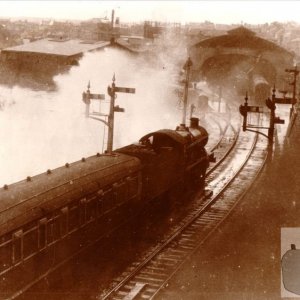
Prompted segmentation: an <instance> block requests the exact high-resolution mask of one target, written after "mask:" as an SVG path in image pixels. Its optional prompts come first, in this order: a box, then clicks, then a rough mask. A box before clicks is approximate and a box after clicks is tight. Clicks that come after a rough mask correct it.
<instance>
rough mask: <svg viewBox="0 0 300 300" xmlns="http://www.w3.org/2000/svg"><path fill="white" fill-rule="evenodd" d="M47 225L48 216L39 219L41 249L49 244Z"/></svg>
mask: <svg viewBox="0 0 300 300" xmlns="http://www.w3.org/2000/svg"><path fill="white" fill-rule="evenodd" d="M46 226H47V219H46V218H43V219H41V220H40V221H39V230H38V241H39V249H44V248H45V247H46V245H47V239H46Z"/></svg>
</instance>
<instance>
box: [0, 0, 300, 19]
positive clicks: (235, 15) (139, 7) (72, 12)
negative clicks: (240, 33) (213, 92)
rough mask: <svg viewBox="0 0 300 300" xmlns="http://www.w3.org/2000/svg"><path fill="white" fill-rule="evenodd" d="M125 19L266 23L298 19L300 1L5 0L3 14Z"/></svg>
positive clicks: (1, 3)
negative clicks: (114, 16) (115, 17)
mask: <svg viewBox="0 0 300 300" xmlns="http://www.w3.org/2000/svg"><path fill="white" fill-rule="evenodd" d="M112 9H114V10H115V12H116V16H117V17H120V20H121V22H122V21H123V22H140V21H144V20H154V21H164V22H181V23H186V22H203V21H211V22H214V23H223V24H232V23H235V24H236V23H249V24H263V23H270V22H274V21H279V22H287V21H295V22H298V21H299V18H300V15H299V11H300V1H297V0H295V1H283V0H281V1H271V0H269V1H259V0H257V1H247V0H246V1H245V0H244V1H238V0H235V1H226V0H223V1H214V0H212V1H204V0H199V1H71V0H70V1H38V0H36V1H3V0H0V17H14V18H15V17H41V18H53V19H74V20H87V19H90V18H99V17H105V16H107V17H110V15H111V10H112Z"/></svg>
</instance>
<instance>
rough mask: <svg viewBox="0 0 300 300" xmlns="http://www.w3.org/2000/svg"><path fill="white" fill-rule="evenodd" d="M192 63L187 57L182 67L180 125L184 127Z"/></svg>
mask: <svg viewBox="0 0 300 300" xmlns="http://www.w3.org/2000/svg"><path fill="white" fill-rule="evenodd" d="M192 65H193V63H192V60H191V58H190V57H189V58H188V59H187V61H186V63H185V65H184V67H183V68H184V69H185V72H186V77H185V85H184V95H183V113H182V124H181V125H182V126H183V127H185V120H186V111H187V100H188V92H189V77H190V68H191V66H192Z"/></svg>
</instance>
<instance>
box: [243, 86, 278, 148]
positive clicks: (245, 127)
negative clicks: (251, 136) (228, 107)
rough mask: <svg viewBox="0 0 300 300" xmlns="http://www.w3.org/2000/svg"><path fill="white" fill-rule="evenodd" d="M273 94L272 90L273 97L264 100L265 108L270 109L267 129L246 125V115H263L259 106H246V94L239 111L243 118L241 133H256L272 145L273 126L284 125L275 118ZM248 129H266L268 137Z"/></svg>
mask: <svg viewBox="0 0 300 300" xmlns="http://www.w3.org/2000/svg"><path fill="white" fill-rule="evenodd" d="M274 98H275V92H274V90H273V95H272V99H270V98H268V99H267V100H266V105H267V107H268V108H269V109H270V124H269V127H264V126H255V125H248V124H247V117H248V113H249V112H251V113H263V112H264V110H263V107H261V106H252V105H248V94H247V93H246V97H245V103H244V105H240V107H239V110H240V114H241V115H242V116H243V131H246V130H248V131H254V132H257V133H259V134H261V135H263V136H266V137H267V138H268V139H269V142H271V143H273V135H274V125H275V124H284V120H282V119H280V118H279V117H276V116H275V109H276V105H275V100H274ZM249 128H257V129H268V135H266V134H264V133H262V132H260V131H257V130H252V129H249Z"/></svg>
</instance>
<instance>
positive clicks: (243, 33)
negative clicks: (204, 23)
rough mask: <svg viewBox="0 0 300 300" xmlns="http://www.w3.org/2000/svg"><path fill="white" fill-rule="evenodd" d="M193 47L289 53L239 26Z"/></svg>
mask: <svg viewBox="0 0 300 300" xmlns="http://www.w3.org/2000/svg"><path fill="white" fill-rule="evenodd" d="M194 47H196V48H198V47H202V48H217V47H224V48H250V49H259V50H265V51H267V50H270V51H280V52H285V53H289V52H288V51H287V50H286V49H284V48H282V47H280V46H278V45H276V44H275V43H272V42H270V41H267V40H265V39H263V38H260V37H258V36H256V34H255V32H253V31H251V30H249V29H247V28H245V27H244V26H240V27H237V28H234V29H232V30H229V31H228V32H227V34H225V35H220V36H216V37H213V38H209V39H206V40H203V41H201V42H199V43H198V44H195V45H194Z"/></svg>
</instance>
